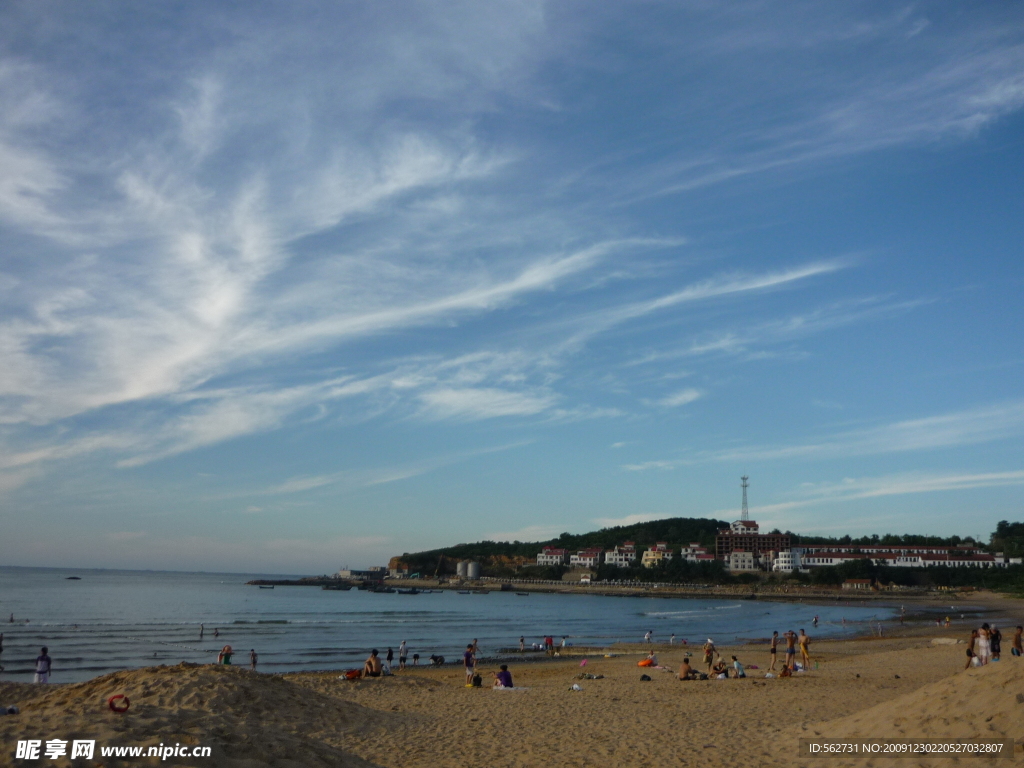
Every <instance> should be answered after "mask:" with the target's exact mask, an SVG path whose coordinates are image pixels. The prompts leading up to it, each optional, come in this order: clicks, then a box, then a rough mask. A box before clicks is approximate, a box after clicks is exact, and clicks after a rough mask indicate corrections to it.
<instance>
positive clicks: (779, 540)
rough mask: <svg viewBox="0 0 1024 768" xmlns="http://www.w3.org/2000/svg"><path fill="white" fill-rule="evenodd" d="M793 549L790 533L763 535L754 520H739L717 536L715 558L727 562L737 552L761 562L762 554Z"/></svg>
mask: <svg viewBox="0 0 1024 768" xmlns="http://www.w3.org/2000/svg"><path fill="white" fill-rule="evenodd" d="M791 548H792V547H791V542H790V536H789V534H788V533H761V532H760V529H759V528H758V526H757V523H755V522H754V521H753V520H737V521H736V522H734V523H733V524H732V525H730V526H729V527H728V528H725V529H723V530H720V531H719V532H718V535H717V536H715V557H717V558H718V559H719V560H725V561H726V562H729V555H731V554H732V553H733V552H736V551H742V552H750V553H751V554H752V555H753V556H754V559H755V560H760V558H761V554H762V553H764V552H768V551H769V550H775V551H776V552H779V551H781V550H785V549H791Z"/></svg>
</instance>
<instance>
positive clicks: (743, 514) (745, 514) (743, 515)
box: [740, 475, 750, 520]
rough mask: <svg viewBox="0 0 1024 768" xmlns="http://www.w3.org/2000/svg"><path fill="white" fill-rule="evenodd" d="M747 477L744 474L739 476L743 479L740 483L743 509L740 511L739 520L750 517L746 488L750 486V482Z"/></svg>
mask: <svg viewBox="0 0 1024 768" xmlns="http://www.w3.org/2000/svg"><path fill="white" fill-rule="evenodd" d="M749 479H750V478H749V477H747V476H746V475H744V476H743V477H741V478H740V480H742V481H743V482H741V483H740V488H742V489H743V509H742V510H741V511H740V520H749V519H750V511H749V510H748V509H747V488H749V487H750V483H748V482H747V480H749Z"/></svg>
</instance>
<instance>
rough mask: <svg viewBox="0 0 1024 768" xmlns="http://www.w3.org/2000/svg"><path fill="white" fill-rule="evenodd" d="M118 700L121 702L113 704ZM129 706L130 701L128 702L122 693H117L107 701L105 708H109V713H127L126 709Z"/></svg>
mask: <svg viewBox="0 0 1024 768" xmlns="http://www.w3.org/2000/svg"><path fill="white" fill-rule="evenodd" d="M118 699H121V702H120V703H119V704H115V703H114V702H116V701H117V700H118ZM131 705H132V703H131V701H129V700H128V697H127V696H125V695H124V694H123V693H118V694H116V695H114V696H111V697H110V698H109V699H107V706H108V707H110V711H111V712H117V713H122V712H127V711H128V707H130V706H131Z"/></svg>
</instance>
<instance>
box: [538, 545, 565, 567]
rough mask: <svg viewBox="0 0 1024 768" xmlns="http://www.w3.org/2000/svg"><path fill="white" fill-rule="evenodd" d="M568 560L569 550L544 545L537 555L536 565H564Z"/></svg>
mask: <svg viewBox="0 0 1024 768" xmlns="http://www.w3.org/2000/svg"><path fill="white" fill-rule="evenodd" d="M567 562H569V551H568V550H566V549H558V548H557V547H544V549H543V550H541V552H540V554H539V555H537V565H565V564H566V563H567Z"/></svg>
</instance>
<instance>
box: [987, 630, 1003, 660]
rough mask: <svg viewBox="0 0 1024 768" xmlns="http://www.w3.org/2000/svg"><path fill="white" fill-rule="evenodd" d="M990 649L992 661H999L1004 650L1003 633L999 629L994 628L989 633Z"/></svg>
mask: <svg viewBox="0 0 1024 768" xmlns="http://www.w3.org/2000/svg"><path fill="white" fill-rule="evenodd" d="M988 647H989V651H990V652H991V654H992V661H999V654H1000V653H1001V652H1002V649H1003V633H1002V632H1000V631H999V629H998V627H995V626H993V627H992V629H990V630H989V632H988Z"/></svg>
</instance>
